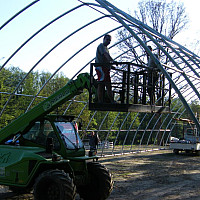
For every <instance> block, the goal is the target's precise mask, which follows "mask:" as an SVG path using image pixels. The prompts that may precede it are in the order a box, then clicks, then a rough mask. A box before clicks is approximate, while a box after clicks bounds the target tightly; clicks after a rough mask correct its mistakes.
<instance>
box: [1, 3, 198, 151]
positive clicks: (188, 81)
mask: <svg viewBox="0 0 200 200" xmlns="http://www.w3.org/2000/svg"><path fill="white" fill-rule="evenodd" d="M97 2H98V3H99V4H90V3H84V2H82V4H81V5H79V6H80V7H83V6H89V7H90V8H92V9H95V10H96V11H97V12H100V13H101V14H102V16H101V17H99V18H98V19H99V20H100V18H101V19H103V18H104V19H107V17H109V18H110V19H112V20H114V21H117V22H118V23H119V25H120V26H118V28H121V27H125V28H126V30H128V31H129V29H130V30H131V31H132V32H133V33H134V34H130V36H128V37H127V38H124V39H123V40H118V41H117V42H116V43H115V44H113V45H112V46H111V47H110V48H109V49H112V48H114V47H117V44H120V43H122V42H123V41H125V40H126V39H128V38H133V39H134V40H136V41H137V44H136V45H133V48H137V47H138V48H137V50H136V53H137V56H136V57H134V58H133V59H132V62H135V61H137V62H138V59H140V58H141V61H144V62H146V58H145V51H144V49H145V47H146V43H140V40H141V38H140V37H141V34H145V35H146V36H147V39H148V42H151V43H152V44H153V46H154V49H155V50H156V49H159V48H160V46H161V47H162V48H163V49H162V51H161V58H165V57H166V56H167V58H168V59H166V62H164V63H162V65H163V66H161V67H163V68H164V67H166V66H164V64H168V63H169V65H172V64H173V63H176V65H174V66H173V67H174V69H173V70H175V71H174V75H173V78H172V82H174V84H175V85H177V90H178V91H179V92H180V94H181V95H182V96H183V98H185V101H186V103H187V104H188V102H189V101H190V100H191V99H192V98H193V99H198V97H199V87H198V83H199V80H200V79H199V75H198V72H199V69H200V67H199V62H200V60H199V57H198V56H196V55H195V54H193V53H191V52H190V51H189V50H187V49H186V48H184V47H182V46H181V45H179V44H177V43H175V42H173V41H171V40H168V39H167V38H166V37H164V36H162V35H161V34H159V33H157V32H156V31H154V30H153V29H151V28H150V27H148V26H146V25H144V24H143V23H141V22H139V21H138V20H136V19H134V18H133V17H131V16H130V15H128V14H126V13H125V12H123V11H120V10H119V9H117V8H116V7H114V6H113V5H112V4H110V3H109V2H107V1H105V0H98V1H97ZM89 4H90V5H89ZM105 5H107V6H108V7H106V6H105ZM96 8H103V9H105V10H107V11H108V13H110V14H105V12H101V11H99V10H98V9H96ZM109 9H110V10H111V11H112V12H114V15H113V13H112V12H110V11H109ZM67 12H68V11H67ZM60 16H61V15H60ZM116 16H117V17H116ZM118 17H119V18H120V19H121V20H122V21H119V20H118ZM55 19H57V18H55ZM55 19H54V20H55ZM93 21H95V20H93ZM122 22H123V23H122ZM90 23H91V22H88V24H90ZM124 25H125V26H124ZM86 26H87V25H86V24H85V25H84V26H82V28H83V29H84V28H85V27H86ZM79 29H81V28H80V27H79V28H78V29H77V31H78V30H79ZM132 29H133V30H132ZM40 30H41V29H40ZM116 30H117V29H116ZM38 31H39V30H38ZM112 31H113V32H114V29H113V30H110V31H108V32H107V33H112ZM36 33H37V32H36ZM129 33H130V31H129ZM73 34H75V33H74V32H73V33H70V34H69V35H73ZM69 35H68V36H69ZM103 35H104V34H103ZM103 35H101V36H98V37H97V38H96V39H95V40H93V42H95V41H97V40H98V39H100V38H101V37H102V36H103ZM29 39H30V38H29ZM66 39H67V38H66ZM137 39H139V40H137ZM157 39H159V41H157ZM61 41H62V40H61ZM61 41H60V43H58V44H57V45H58V46H59V44H61ZM141 41H142V40H141ZM27 43H28V41H27ZM91 44H92V42H89V43H88V44H87V45H85V46H83V47H82V48H80V49H79V50H78V51H77V52H76V53H75V54H73V55H72V56H71V57H70V58H68V59H67V60H66V61H65V62H64V63H63V64H62V65H61V66H60V67H59V68H58V69H57V70H55V72H54V73H53V74H52V76H51V77H50V79H52V78H53V77H54V75H55V74H56V73H57V72H59V70H60V69H61V68H62V67H63V66H64V65H65V64H66V63H67V62H69V60H71V59H73V58H75V57H76V55H78V54H79V53H80V52H82V51H83V50H84V49H86V48H87V46H90V45H91ZM141 44H143V45H144V46H143V45H141ZM25 45H26V44H25ZM21 46H22V45H21ZM55 48H56V46H55ZM53 50H54V49H52V50H49V51H48V52H49V53H48V52H47V53H46V54H44V56H45V55H46V56H47V55H48V54H50V53H51V52H52V51H53ZM145 50H146V49H145ZM130 51H131V49H130V48H129V49H128V50H127V51H126V52H121V53H118V54H117V55H116V57H115V60H117V59H121V58H122V57H123V55H124V54H126V53H128V52H130ZM140 51H141V52H140ZM166 52H167V53H166ZM16 53H17V52H16ZM44 56H43V57H42V58H40V60H38V61H37V63H36V64H35V65H34V66H33V67H32V68H31V70H30V71H29V72H28V73H27V74H26V76H25V77H24V79H23V81H25V79H26V78H27V76H28V75H29V74H30V72H31V71H33V69H34V68H35V67H36V66H37V65H38V64H39V63H40V62H41V61H42V60H43V59H44V58H45V57H46V56H45V57H44ZM151 56H152V55H151ZM170 57H171V60H170V59H169V58H170ZM152 58H153V59H155V58H154V57H153V56H152ZM93 60H94V58H93V59H91V60H90V61H89V62H87V64H84V65H82V66H81V67H80V69H79V70H78V72H76V73H75V75H74V76H73V77H72V79H74V78H75V77H76V76H77V75H78V74H79V73H80V72H81V71H82V70H83V69H85V68H86V67H87V66H88V65H89V63H90V62H92V61H93ZM163 60H164V59H163ZM167 61H168V63H167ZM177 66H178V67H179V68H178V67H177ZM122 67H123V66H122ZM164 70H165V72H166V73H168V68H166V69H164ZM183 72H184V74H183ZM114 75H115V74H113V76H114ZM50 79H48V80H47V81H46V82H45V84H44V85H43V86H42V87H41V88H40V92H41V91H42V89H43V88H44V87H45V86H46V85H47V84H48V82H49V81H50ZM23 81H20V83H19V84H18V85H20V84H22V83H23ZM196 83H197V84H196ZM167 84H169V82H167ZM167 84H166V86H167ZM17 87H18V86H17ZM17 87H16V88H15V91H16V89H17ZM195 89H196V90H195ZM177 94H179V93H177V91H176V90H173V95H174V97H175V98H176V97H177ZM12 95H16V94H15V92H12V93H10V98H12ZM38 95H39V93H38V94H37V95H35V96H34V97H33V99H34V100H35V99H36V98H38V97H39V96H38ZM24 96H25V95H24ZM32 96H33V95H32ZM33 99H32V100H33ZM75 99H76V97H74V99H73V100H70V103H69V104H68V105H67V108H66V109H65V111H64V114H65V113H66V112H67V110H68V109H69V108H70V106H71V104H72V103H73V102H74V103H79V101H76V100H75ZM34 100H33V102H34ZM7 102H9V101H7ZM180 102H182V101H180ZM82 103H84V105H83V108H82V109H81V111H80V113H79V115H78V118H79V117H81V115H82V112H84V111H85V110H86V107H87V104H88V101H87V100H86V101H83V102H82ZM31 105H32V103H31V104H29V106H31ZM5 107H6V105H5ZM176 108H179V109H178V110H177V109H176ZM182 108H185V105H184V104H183V102H182V104H181V106H180V105H179V103H178V101H177V102H176V104H174V106H173V108H171V109H172V111H173V110H174V111H175V114H174V113H173V114H174V116H178V117H180V116H181V115H183V113H184V112H186V111H188V110H186V109H185V110H184V111H183V113H182V114H181V113H179V111H180V110H181V111H182ZM27 109H29V108H28V107H27ZM1 111H2V110H1ZM97 113H98V112H97V111H95V112H94V113H93V115H92V116H91V117H90V120H89V122H88V124H87V126H86V128H85V130H84V131H83V130H82V131H83V134H84V133H86V131H89V130H88V128H89V126H90V125H91V122H92V120H93V119H94V118H95V116H96V114H97ZM109 114H110V112H106V113H104V117H103V120H102V121H101V123H100V125H99V128H98V130H97V131H98V132H99V133H101V131H105V133H106V141H107V140H108V138H109V135H110V133H111V132H112V131H115V132H116V134H115V142H114V147H113V149H112V154H113V153H114V154H115V152H116V149H117V148H115V147H116V146H115V145H116V141H117V138H118V137H119V136H120V134H121V132H122V131H124V130H122V128H123V126H124V124H125V123H126V121H127V119H128V117H129V115H130V113H126V114H125V115H124V119H123V122H122V124H121V126H120V127H119V129H118V131H116V130H112V129H113V127H114V125H115V123H116V121H117V119H118V118H119V116H120V114H121V113H120V112H118V113H117V115H116V116H115V118H114V119H112V120H113V121H112V124H111V125H109V127H107V130H101V129H102V126H103V124H104V122H105V121H106V119H107V117H108V116H109ZM138 116H139V113H136V115H135V118H134V119H132V121H131V122H130V125H129V127H128V128H127V130H125V137H124V138H123V140H122V142H123V144H122V146H121V147H120V148H121V151H120V152H121V154H123V153H124V152H129V153H131V152H132V151H135V149H133V148H132V147H133V145H134V144H135V138H136V137H137V136H138V135H139V136H140V137H139V138H140V144H139V145H138V150H140V149H141V147H142V145H143V143H144V138H145V139H147V143H146V147H147V146H148V145H149V144H150V138H151V136H152V133H153V131H155V127H156V126H157V125H158V121H159V118H161V117H163V121H162V123H161V124H159V127H160V128H162V127H163V124H164V123H165V121H167V120H168V119H169V118H170V117H173V116H171V114H167V115H165V114H160V116H159V118H158V119H157V122H155V124H154V127H153V128H152V131H151V132H150V133H149V135H147V129H148V127H150V123H151V121H152V120H154V119H155V115H153V116H151V120H149V123H148V125H147V126H146V127H145V130H144V131H143V132H142V133H141V126H142V125H143V124H144V122H145V120H146V119H147V117H148V116H149V114H147V113H146V114H145V115H144V116H143V117H142V118H141V121H140V125H139V126H138V127H137V130H136V131H135V133H134V134H133V137H132V135H131V137H132V138H131V139H132V143H131V147H130V149H129V150H126V149H125V144H126V141H127V138H128V136H129V134H130V131H131V128H132V127H133V126H134V123H135V121H136V119H137V117H138ZM172 120H173V119H172V118H171V120H169V123H168V125H167V127H165V131H164V133H163V134H162V138H161V140H160V146H161V143H162V142H163V141H164V140H165V138H166V135H167V134H168V135H167V138H168V137H169V136H170V134H171V132H172V131H173V130H171V131H170V132H169V133H168V132H167V128H168V127H169V126H170V124H171V122H172ZM123 133H124V132H123ZM139 133H140V134H139ZM158 134H159V131H157V133H156V136H155V138H157V137H158ZM153 135H154V134H153ZM146 136H147V137H146ZM83 137H84V136H83ZM167 140H168V139H166V141H165V142H166V144H167ZM154 145H155V143H154ZM104 146H105V145H104ZM117 151H118V149H117ZM103 153H104V148H102V152H101V155H103Z"/></svg>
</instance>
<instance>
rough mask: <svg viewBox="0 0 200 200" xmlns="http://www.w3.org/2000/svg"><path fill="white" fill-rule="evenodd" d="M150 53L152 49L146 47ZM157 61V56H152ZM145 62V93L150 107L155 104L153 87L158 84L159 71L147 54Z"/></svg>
mask: <svg viewBox="0 0 200 200" xmlns="http://www.w3.org/2000/svg"><path fill="white" fill-rule="evenodd" d="M148 48H149V49H150V51H151V52H152V50H153V49H152V47H151V46H148ZM153 55H154V56H155V57H156V58H157V59H158V55H157V54H153ZM147 60H148V70H147V72H148V75H147V85H148V86H147V92H148V94H149V97H150V105H152V104H154V103H155V87H156V84H157V82H158V78H159V69H158V67H157V64H156V63H155V62H154V60H153V59H152V58H151V57H150V55H148V54H147Z"/></svg>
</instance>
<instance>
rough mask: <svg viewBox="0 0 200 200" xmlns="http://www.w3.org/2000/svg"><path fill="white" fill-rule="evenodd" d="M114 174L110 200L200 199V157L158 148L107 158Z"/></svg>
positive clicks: (104, 162)
mask: <svg viewBox="0 0 200 200" xmlns="http://www.w3.org/2000/svg"><path fill="white" fill-rule="evenodd" d="M102 163H103V164H105V165H106V166H107V167H108V168H109V169H110V170H111V171H112V174H113V177H114V181H115V184H114V190H113V192H112V194H111V196H110V197H109V198H108V199H109V200H199V199H200V189H199V181H200V157H198V156H196V155H191V154H190V155H188V154H187V155H186V154H180V155H175V154H173V153H172V151H154V152H145V153H139V154H133V155H130V156H123V157H122V156H121V157H116V158H111V159H104V161H103V162H102Z"/></svg>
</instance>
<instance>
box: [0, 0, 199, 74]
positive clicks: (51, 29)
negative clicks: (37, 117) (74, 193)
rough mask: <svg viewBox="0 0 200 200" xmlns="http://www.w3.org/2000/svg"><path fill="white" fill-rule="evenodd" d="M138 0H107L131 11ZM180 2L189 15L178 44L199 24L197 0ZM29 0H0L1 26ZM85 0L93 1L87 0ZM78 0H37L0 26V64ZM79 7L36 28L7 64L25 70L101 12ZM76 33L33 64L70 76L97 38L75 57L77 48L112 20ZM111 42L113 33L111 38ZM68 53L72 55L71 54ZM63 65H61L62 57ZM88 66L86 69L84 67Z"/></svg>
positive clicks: (191, 36)
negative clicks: (7, 22) (43, 57)
mask: <svg viewBox="0 0 200 200" xmlns="http://www.w3.org/2000/svg"><path fill="white" fill-rule="evenodd" d="M138 1H139V0H133V1H131V0H109V2H110V3H112V4H113V5H115V6H116V7H118V8H119V9H121V10H123V11H125V12H128V13H129V12H131V13H133V12H134V10H135V9H136V8H137V4H138ZM169 1H171V0H169ZM176 1H180V2H184V5H185V7H186V12H187V14H188V16H189V19H190V26H189V28H188V30H186V31H184V33H182V34H181V35H180V37H179V39H178V40H177V42H179V43H180V44H182V45H185V44H184V43H185V42H186V41H190V40H191V41H193V40H198V39H199V38H200V37H199V36H200V27H199V26H198V23H199V18H200V16H199V15H200V13H199V5H200V1H199V0H190V1H189V0H182V1H181V0H176ZM31 2H33V0H0V13H1V15H0V26H2V25H3V24H4V23H5V22H6V21H7V20H8V19H10V18H11V17H12V16H13V15H14V14H16V13H17V12H19V11H20V10H21V9H22V8H24V7H25V6H27V5H28V4H30V3H31ZM87 2H93V3H95V1H94V0H89V1H87ZM79 4H80V3H79V1H78V0H40V1H38V2H37V3H35V4H34V5H33V6H31V7H30V8H29V9H27V10H26V11H25V12H23V13H22V14H20V15H19V16H18V17H16V18H15V19H14V20H12V21H11V22H10V23H9V24H8V25H6V26H5V27H3V28H2V29H1V30H0V47H1V48H0V65H2V64H3V63H4V62H5V61H6V60H7V59H8V58H9V57H10V56H11V55H12V54H13V53H14V52H15V51H16V50H17V49H18V48H19V47H20V46H21V45H22V44H23V43H24V42H25V41H26V40H27V39H28V38H30V37H31V36H32V35H33V34H34V33H36V32H37V31H38V30H39V29H41V27H43V26H44V25H46V24H47V23H48V22H50V21H51V20H53V19H55V18H56V17H57V16H59V15H61V14H62V13H64V12H66V11H68V10H70V9H72V8H74V7H75V6H77V5H79ZM85 7H86V6H84V8H80V9H77V10H76V11H74V12H71V13H70V14H67V15H66V16H64V17H62V18H61V19H59V20H57V21H56V22H54V23H53V24H52V25H51V26H48V27H47V28H46V29H45V30H44V31H42V32H40V33H39V34H38V35H37V36H35V37H34V38H33V39H32V40H30V42H28V43H27V44H26V45H24V47H23V48H22V49H21V50H20V51H19V52H18V53H17V54H16V55H15V56H14V57H13V58H12V59H11V60H10V61H9V62H8V63H7V65H6V66H7V67H9V66H16V67H19V68H21V69H22V70H23V71H26V72H28V71H29V70H30V69H31V68H32V67H33V66H34V65H36V64H37V61H38V60H40V59H41V58H42V56H43V55H45V54H46V53H47V52H48V51H49V50H50V49H51V48H52V47H54V46H55V45H56V44H57V43H58V42H60V41H61V40H62V39H63V38H65V37H66V36H68V35H70V33H72V32H73V31H75V30H76V29H77V28H79V27H81V26H83V25H85V24H86V23H88V22H90V21H91V20H94V19H96V18H98V17H100V16H101V15H100V14H99V13H98V12H96V11H94V10H92V9H90V8H88V7H87V8H85ZM101 21H102V22H98V23H96V24H97V25H91V26H88V27H87V28H85V29H84V30H81V31H80V33H76V34H74V35H73V37H70V38H69V39H67V40H65V41H64V42H63V43H61V44H60V45H59V47H58V48H56V49H55V50H54V51H52V52H51V53H50V54H49V55H48V56H47V57H45V59H43V60H42V61H41V62H40V63H39V64H38V65H37V66H36V68H35V70H39V71H42V70H44V71H47V72H51V73H54V72H55V71H56V70H57V69H58V68H60V67H62V71H63V72H64V73H65V74H66V76H67V77H69V78H71V77H72V76H73V75H74V74H75V72H77V71H78V70H79V68H80V67H79V66H82V65H84V64H85V63H87V62H88V61H89V60H90V59H92V58H94V56H95V51H96V46H97V45H98V44H99V43H100V42H101V39H99V40H98V41H96V42H95V43H94V44H92V45H90V46H89V47H87V48H85V49H84V50H83V51H82V53H80V54H78V55H77V56H75V57H72V56H73V55H74V54H76V52H77V51H79V50H80V48H82V47H84V46H85V45H86V44H88V43H89V42H90V41H92V40H94V39H95V38H96V37H97V35H101V34H103V33H104V32H105V31H106V30H110V28H112V27H113V28H114V27H116V25H117V24H116V23H115V22H113V21H112V20H109V19H108V18H106V19H103V20H101ZM112 42H115V36H114V37H113V41H112ZM71 57H72V58H71ZM68 59H69V61H68V62H67V64H66V65H63V64H64V63H65V62H66V60H68ZM87 70H88V69H86V71H87Z"/></svg>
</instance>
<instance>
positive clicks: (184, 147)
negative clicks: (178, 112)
mask: <svg viewBox="0 0 200 200" xmlns="http://www.w3.org/2000/svg"><path fill="white" fill-rule="evenodd" d="M179 120H180V121H183V122H187V125H185V126H184V130H183V138H180V139H178V138H175V137H171V141H170V149H172V150H173V152H174V153H175V154H179V152H183V151H184V152H186V153H196V154H198V155H200V136H199V133H198V131H197V128H196V126H195V124H194V123H193V122H192V121H190V120H188V119H179Z"/></svg>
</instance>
